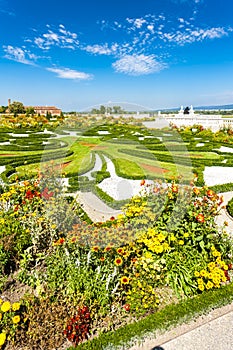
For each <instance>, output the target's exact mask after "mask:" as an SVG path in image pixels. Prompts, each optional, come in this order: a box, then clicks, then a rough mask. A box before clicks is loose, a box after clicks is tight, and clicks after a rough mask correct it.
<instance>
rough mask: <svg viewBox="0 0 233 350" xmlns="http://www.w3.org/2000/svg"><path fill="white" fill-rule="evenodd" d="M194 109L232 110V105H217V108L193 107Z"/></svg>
mask: <svg viewBox="0 0 233 350" xmlns="http://www.w3.org/2000/svg"><path fill="white" fill-rule="evenodd" d="M194 109H199V110H201V109H233V104H231V105H219V106H198V107H194Z"/></svg>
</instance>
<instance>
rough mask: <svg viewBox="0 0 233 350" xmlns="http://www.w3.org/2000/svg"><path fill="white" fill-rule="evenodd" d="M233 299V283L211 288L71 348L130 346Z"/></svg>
mask: <svg viewBox="0 0 233 350" xmlns="http://www.w3.org/2000/svg"><path fill="white" fill-rule="evenodd" d="M232 301H233V283H230V284H227V285H225V286H222V287H221V288H220V289H214V290H209V291H206V292H203V293H202V294H200V295H198V296H195V297H193V298H188V299H185V300H182V301H180V302H179V303H178V304H174V303H173V304H170V305H167V306H166V307H164V308H163V309H161V310H160V311H158V312H156V313H154V314H151V315H149V316H147V317H145V318H143V319H141V320H140V321H138V322H134V323H131V324H127V325H126V326H124V327H121V328H119V329H117V330H116V331H111V332H108V333H102V334H101V335H100V336H99V337H96V338H94V339H92V340H89V341H87V342H84V343H81V344H79V345H78V346H76V347H70V348H69V350H72V349H76V350H96V349H98V350H107V349H112V350H114V349H125V350H126V349H130V347H132V346H133V345H135V343H137V342H140V341H141V342H142V341H143V339H145V338H147V337H148V338H149V337H150V338H156V335H155V332H159V331H160V332H161V331H163V332H164V331H167V330H169V329H171V328H173V327H175V326H177V325H180V324H182V323H187V322H190V321H191V320H193V319H195V318H196V317H198V316H201V315H204V314H207V313H208V312H210V311H211V310H212V309H216V308H218V307H222V306H225V305H228V304H230V303H231V302H232Z"/></svg>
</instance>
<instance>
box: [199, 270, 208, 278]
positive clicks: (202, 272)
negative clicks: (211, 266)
mask: <svg viewBox="0 0 233 350" xmlns="http://www.w3.org/2000/svg"><path fill="white" fill-rule="evenodd" d="M200 276H201V277H207V276H208V272H207V271H206V270H201V271H200Z"/></svg>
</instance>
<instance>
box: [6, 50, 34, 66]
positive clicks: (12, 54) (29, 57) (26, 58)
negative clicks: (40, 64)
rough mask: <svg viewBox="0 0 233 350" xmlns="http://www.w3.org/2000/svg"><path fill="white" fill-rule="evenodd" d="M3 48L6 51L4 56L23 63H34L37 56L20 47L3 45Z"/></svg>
mask: <svg viewBox="0 0 233 350" xmlns="http://www.w3.org/2000/svg"><path fill="white" fill-rule="evenodd" d="M3 50H4V52H5V53H6V55H5V56H4V57H5V58H7V59H9V60H12V61H16V62H19V63H23V64H29V65H35V62H34V61H35V60H36V59H37V58H38V57H37V56H36V55H34V54H33V53H31V52H30V51H28V50H26V49H24V48H20V47H13V46H11V45H8V46H3Z"/></svg>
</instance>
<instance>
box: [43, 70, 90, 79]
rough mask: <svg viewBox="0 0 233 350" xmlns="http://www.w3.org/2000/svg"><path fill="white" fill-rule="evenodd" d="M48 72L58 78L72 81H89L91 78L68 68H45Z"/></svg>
mask: <svg viewBox="0 0 233 350" xmlns="http://www.w3.org/2000/svg"><path fill="white" fill-rule="evenodd" d="M46 69H47V70H48V71H49V72H53V73H56V74H57V77H58V78H62V79H73V80H90V79H92V78H93V75H92V74H88V73H84V72H79V71H77V70H73V69H69V68H63V69H60V68H46Z"/></svg>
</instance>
